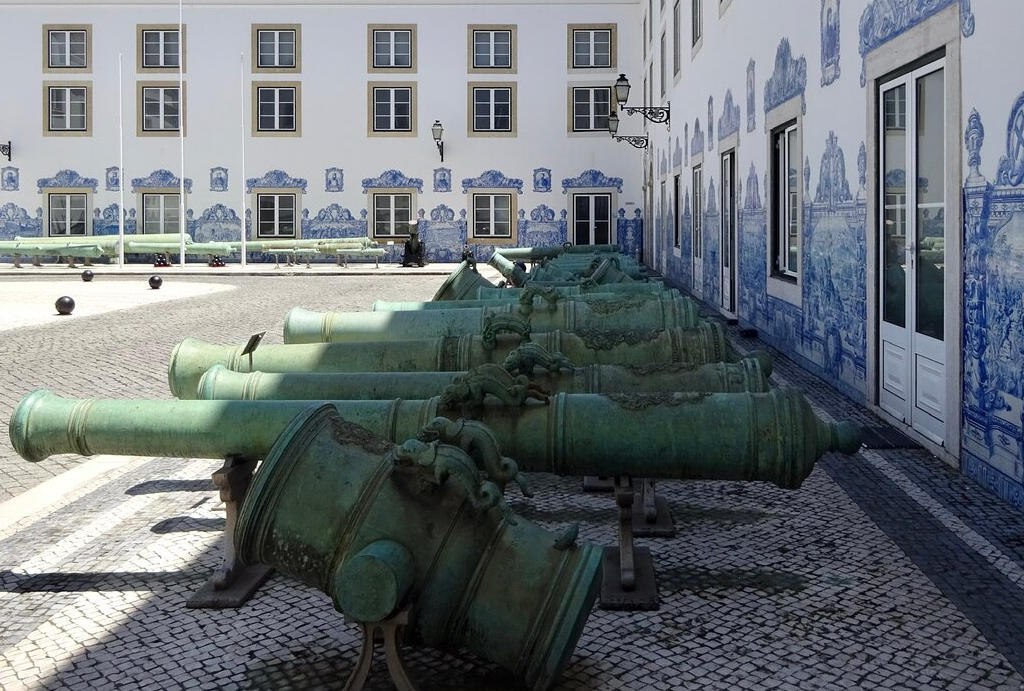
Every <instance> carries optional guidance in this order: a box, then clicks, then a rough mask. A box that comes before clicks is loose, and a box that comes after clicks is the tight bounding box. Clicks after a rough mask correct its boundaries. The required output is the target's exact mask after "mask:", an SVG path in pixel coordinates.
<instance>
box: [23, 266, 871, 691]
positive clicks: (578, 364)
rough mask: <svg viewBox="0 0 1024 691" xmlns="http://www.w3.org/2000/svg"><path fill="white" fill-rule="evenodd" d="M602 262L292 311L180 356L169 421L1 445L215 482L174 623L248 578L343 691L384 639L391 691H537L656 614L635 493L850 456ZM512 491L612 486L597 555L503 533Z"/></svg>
mask: <svg viewBox="0 0 1024 691" xmlns="http://www.w3.org/2000/svg"><path fill="white" fill-rule="evenodd" d="M615 249H616V248H614V247H591V248H586V249H584V248H539V249H523V250H519V249H517V250H513V251H510V254H511V255H512V256H508V255H507V254H497V255H495V257H493V258H492V259H491V264H492V265H493V266H495V267H496V268H498V269H499V271H501V272H502V273H503V274H504V275H505V276H506V279H507V281H508V282H509V283H511V284H514V285H506V286H494V285H492V284H490V283H489V282H488V281H486V280H485V279H484V278H482V277H481V276H480V275H479V274H478V273H477V272H476V268H475V266H474V265H473V264H472V263H471V262H463V264H462V265H460V267H459V268H458V270H456V271H455V272H454V273H453V274H452V275H451V276H450V277H448V279H447V280H446V281H445V282H444V284H443V285H442V286H441V288H440V290H439V291H438V293H437V295H436V296H435V299H434V300H433V301H431V302H401V303H386V302H379V301H378V302H376V303H375V304H374V306H373V310H372V311H370V312H364V313H338V312H329V313H315V312H310V311H307V310H303V309H301V308H294V309H292V310H291V311H290V312H289V314H288V315H287V318H286V322H285V333H284V340H285V344H284V345H259V338H258V337H253V338H252V339H250V342H249V343H248V344H246V345H244V346H243V345H239V346H229V345H214V344H209V343H203V342H200V341H197V340H194V339H186V340H185V341H182V342H181V343H180V344H179V345H178V346H177V347H176V348H175V349H174V351H173V353H172V355H171V360H170V366H169V373H168V379H169V384H170V388H171V391H172V392H173V394H174V395H175V396H176V398H177V399H178V400H173V401H166V400H95V399H88V400H70V399H65V398H62V397H60V396H57V395H55V394H53V393H50V392H47V391H42V390H40V391H36V392H34V393H32V394H30V395H28V396H27V397H26V398H25V399H24V400H23V401H22V402H21V404H20V405H19V407H18V408H17V410H16V411H15V413H14V415H13V417H12V420H11V423H10V436H11V440H12V442H13V445H14V447H15V449H17V451H18V452H19V453H20V454H21V455H22V456H23V457H24V458H25V459H27V460H30V461H39V460H41V459H44V458H46V457H48V456H49V455H51V454H56V453H79V454H83V455H90V454H98V453H105V454H130V455H140V456H157V457H181V458H222V459H224V464H223V466H222V467H221V468H220V469H219V470H218V471H217V472H216V473H215V474H214V482H215V484H216V486H217V487H218V488H219V489H220V494H221V498H222V499H223V500H224V502H225V505H226V509H227V521H226V526H225V538H224V543H223V545H224V564H223V567H222V568H221V569H220V570H219V571H218V572H216V573H215V574H214V575H213V577H212V578H211V579H210V581H209V582H208V583H207V584H206V585H205V586H204V588H203V589H202V590H200V591H199V592H198V593H196V594H195V595H194V596H193V597H192V599H191V600H190V601H189V606H200V607H211V606H212V607H226V606H239V605H240V604H241V603H242V602H244V601H245V600H246V599H247V598H248V597H250V596H251V595H252V593H253V592H254V591H255V590H256V589H257V588H258V587H259V585H260V584H261V583H262V581H263V579H264V578H266V576H267V574H268V573H269V570H270V568H274V569H277V570H279V571H281V572H282V573H285V574H287V575H289V576H291V577H293V578H296V579H298V580H300V581H302V582H303V583H306V584H309V585H311V586H313V587H316V588H319V589H320V590H322V591H324V592H326V593H327V594H329V595H330V597H331V598H332V601H333V604H334V606H335V608H336V609H337V610H339V611H340V612H342V613H343V614H344V615H345V616H346V618H348V619H349V620H350V621H353V622H356V623H358V624H359V626H360V627H361V629H362V633H363V648H362V651H361V654H360V659H359V662H358V663H357V665H356V667H355V671H354V672H353V675H352V677H351V678H350V680H349V686H348V688H351V689H358V688H362V685H363V683H364V682H365V680H366V678H367V674H368V673H369V669H370V662H371V660H372V655H373V648H374V646H375V640H376V639H377V637H378V636H379V635H381V634H382V638H383V640H384V649H385V656H386V659H387V662H388V669H389V672H390V673H391V676H392V679H393V680H394V681H395V683H396V685H397V686H398V687H399V688H400V689H412V688H415V685H414V683H413V681H412V680H411V679H410V677H409V675H408V673H407V671H406V670H405V668H404V666H403V665H402V661H401V657H400V655H399V649H398V647H397V641H398V635H399V631H401V632H402V634H403V637H404V641H405V642H406V643H409V644H421V645H427V646H432V647H438V648H451V647H456V648H459V647H461V648H466V649H469V650H470V651H472V652H474V653H476V654H478V655H480V656H482V657H484V658H486V659H488V660H490V661H492V662H494V663H497V664H499V665H501V666H503V667H505V668H507V669H509V670H511V672H512V673H514V674H515V675H516V676H517V677H518V678H519V679H520V680H521V682H522V683H523V684H524V685H525V686H526V687H527V688H530V689H534V690H542V689H547V688H549V687H550V686H551V685H553V684H554V683H555V681H556V680H557V679H558V677H559V675H560V673H561V671H562V670H563V669H564V667H565V666H566V665H567V664H568V661H569V659H570V656H571V653H572V651H573V650H574V648H575V646H576V643H577V640H578V639H579V637H580V635H581V634H582V631H583V628H584V626H585V623H586V621H587V617H588V616H589V613H590V611H591V608H592V606H593V604H594V601H595V600H596V599H597V598H598V597H599V596H600V598H601V603H602V606H606V607H610V608H640V609H650V608H656V607H657V606H658V604H657V589H656V585H655V580H654V570H653V562H652V560H651V556H650V552H649V549H642V548H640V547H635V546H634V545H633V536H634V535H635V534H637V532H642V531H644V530H648V531H653V532H654V533H655V534H658V531H659V530H664V529H665V528H666V525H667V526H668V532H669V533H670V532H671V517H670V516H668V515H667V514H668V511H667V507H666V506H665V503H664V502H660V501H657V500H656V499H655V495H654V491H653V484H652V482H653V480H654V479H666V480H732V481H746V482H751V481H766V482H772V483H774V484H776V485H778V486H780V487H784V488H791V489H795V488H797V487H799V486H800V484H801V482H802V481H803V480H804V479H805V478H806V477H807V476H808V474H809V473H810V472H811V470H812V469H813V466H814V464H815V462H816V461H817V459H818V458H819V457H820V456H821V455H822V454H823V453H826V452H829V451H840V452H843V453H854V452H855V451H856V450H857V449H858V448H859V428H857V427H856V426H855V425H853V424H851V423H847V422H842V423H827V422H824V421H822V420H821V419H819V418H818V417H816V415H815V414H814V412H813V411H812V410H811V408H810V406H809V405H808V403H807V402H806V401H805V399H804V397H803V395H802V394H801V393H800V392H799V391H797V390H794V389H788V388H774V387H772V386H770V384H769V376H770V369H771V360H770V358H769V357H768V356H766V355H765V354H763V353H762V354H755V355H754V356H752V357H740V356H739V354H738V353H737V352H736V351H735V350H734V349H733V347H732V346H731V345H730V343H729V342H727V339H726V336H725V332H724V330H723V329H722V327H721V325H720V324H719V323H717V322H713V321H707V320H703V319H701V318H700V317H699V316H698V313H697V305H696V304H695V303H694V302H693V301H691V300H690V299H689V298H687V297H684V296H681V295H680V294H679V293H678V292H677V291H675V290H673V289H669V288H667V287H665V286H664V285H663V284H662V283H661V282H659V281H656V280H649V279H648V278H647V277H646V272H645V270H644V268H643V267H642V266H640V265H638V264H637V263H636V262H635V261H633V260H632V259H630V258H628V257H625V256H623V255H621V254H618V253H617V252H616V251H615ZM519 260H522V261H524V265H525V261H530V262H532V264H533V265H532V267H531V270H529V271H526V270H525V269H524V265H521V266H517V265H516V264H515V262H516V261H519ZM260 461H262V462H260ZM534 472H545V473H554V474H557V475H563V476H580V477H588V478H592V479H593V478H610V479H611V485H612V487H613V488H614V491H615V497H616V503H617V504H618V506H619V516H620V517H619V531H620V537H619V544H618V545H617V546H615V547H597V546H594V545H590V544H578V543H577V531H578V527H577V526H568V527H567V528H565V529H564V530H563V531H562V532H561V533H558V534H556V533H552V532H549V531H547V530H545V529H543V528H541V527H539V526H537V525H536V524H534V523H532V522H531V521H529V520H527V519H525V518H523V517H522V516H519V515H517V514H516V513H514V512H513V511H512V510H511V508H510V507H509V505H508V504H507V503H506V501H505V498H504V493H505V491H506V489H507V488H508V486H509V485H516V487H517V488H518V492H520V493H521V494H522V495H524V496H525V497H530V496H532V495H531V491H530V479H529V474H530V473H534ZM639 488H643V490H644V491H641V492H640V497H638V498H637V499H634V495H635V493H636V492H637V491H638V490H639ZM634 505H635V506H636V507H637V508H636V509H634ZM662 534H664V533H662Z"/></svg>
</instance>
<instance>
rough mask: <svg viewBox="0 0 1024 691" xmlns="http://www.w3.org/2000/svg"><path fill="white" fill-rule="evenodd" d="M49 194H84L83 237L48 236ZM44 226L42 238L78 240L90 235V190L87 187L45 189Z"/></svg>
mask: <svg viewBox="0 0 1024 691" xmlns="http://www.w3.org/2000/svg"><path fill="white" fill-rule="evenodd" d="M51 194H84V195H85V235H84V236H83V235H50V195H51ZM43 207H44V208H43V212H44V216H43V218H44V219H45V220H44V225H43V232H44V235H43V237H57V238H80V237H88V236H90V235H92V213H90V209H92V189H91V188H89V187H46V188H44V191H43Z"/></svg>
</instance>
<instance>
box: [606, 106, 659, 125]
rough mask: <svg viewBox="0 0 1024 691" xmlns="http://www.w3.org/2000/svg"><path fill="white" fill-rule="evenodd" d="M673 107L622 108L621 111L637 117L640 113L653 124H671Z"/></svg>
mask: <svg viewBox="0 0 1024 691" xmlns="http://www.w3.org/2000/svg"><path fill="white" fill-rule="evenodd" d="M671 108H672V106H671V105H668V106H620V107H619V110H621V111H622V112H624V113H626V114H627V115H635V114H637V113H639V114H640V115H643V116H644V117H645V118H647V119H648V120H650V121H651V122H653V123H657V124H660V123H665V124H668V123H669V119H670V115H671Z"/></svg>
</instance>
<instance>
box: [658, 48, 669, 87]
mask: <svg viewBox="0 0 1024 691" xmlns="http://www.w3.org/2000/svg"><path fill="white" fill-rule="evenodd" d="M666 40H667V33H666V32H664V31H662V32H661V43H660V44H659V46H660V48H661V52H660V54H659V60H658V63H659V64H658V73H659V74H658V77H659V80H660V83H661V100H662V101H664V100H665V96H666V95H667V94H668V70H667V69H666V63H667V62H668V51H666V50H665V45H666V44H665V41H666Z"/></svg>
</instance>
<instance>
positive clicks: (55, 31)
mask: <svg viewBox="0 0 1024 691" xmlns="http://www.w3.org/2000/svg"><path fill="white" fill-rule="evenodd" d="M91 28H92V27H91V25H78V26H71V25H65V24H47V25H44V26H43V71H44V72H55V71H64V70H68V71H76V72H88V71H89V68H90V62H91V57H92V55H91V53H92V42H91V41H90V37H89V33H90V30H91Z"/></svg>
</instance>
